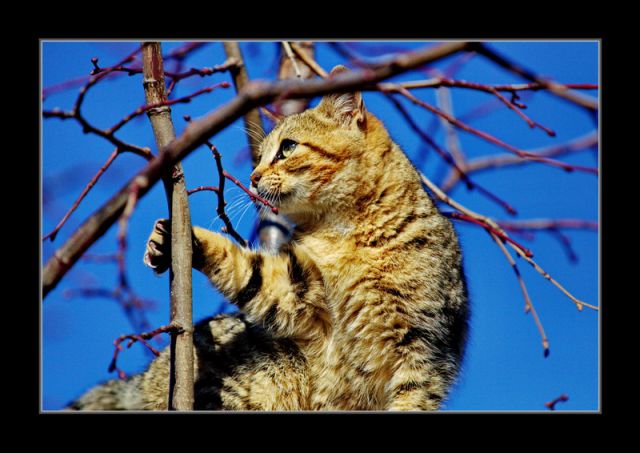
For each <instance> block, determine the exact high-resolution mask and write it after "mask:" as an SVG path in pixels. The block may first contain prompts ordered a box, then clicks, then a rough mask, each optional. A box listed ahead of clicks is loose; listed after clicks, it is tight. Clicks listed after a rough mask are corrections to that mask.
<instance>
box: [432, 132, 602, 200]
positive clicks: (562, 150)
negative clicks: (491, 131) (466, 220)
mask: <svg viewBox="0 0 640 453" xmlns="http://www.w3.org/2000/svg"><path fill="white" fill-rule="evenodd" d="M597 145H598V133H597V132H595V131H594V132H590V133H588V134H586V135H584V136H582V137H578V138H576V139H573V140H571V141H569V142H566V143H561V144H558V145H552V146H548V147H545V148H540V149H534V150H531V151H527V152H529V153H531V154H537V155H538V156H541V157H558V156H564V155H567V154H570V153H576V152H580V151H585V150H589V149H592V148H593V147H595V146H597ZM529 163H531V161H530V160H525V159H521V158H520V157H518V156H512V155H504V154H498V155H492V156H486V157H478V158H475V159H471V160H468V161H466V162H465V171H466V173H467V175H469V174H471V173H478V172H482V171H487V170H493V169H496V168H504V167H513V166H518V165H525V164H529ZM459 180H460V177H459V176H458V175H457V174H456V172H455V171H451V172H450V173H449V175H448V176H447V177H446V178H445V180H444V182H443V183H442V185H441V187H442V190H444V191H445V192H448V191H450V190H451V189H452V188H453V187H454V186H455V185H456V184H457V183H458V181H459Z"/></svg>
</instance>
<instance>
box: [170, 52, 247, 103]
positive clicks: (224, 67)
mask: <svg viewBox="0 0 640 453" xmlns="http://www.w3.org/2000/svg"><path fill="white" fill-rule="evenodd" d="M237 66H238V61H237V60H235V59H233V58H229V59H227V61H225V62H224V63H222V64H219V65H216V66H214V67H212V68H202V69H198V68H191V69H189V70H188V71H185V72H182V73H174V72H168V71H165V73H164V74H165V76H167V77H169V78H170V79H171V83H170V84H169V86H168V87H167V96H169V95H170V94H171V93H172V92H173V89H174V88H175V86H176V84H177V83H178V82H180V81H181V80H184V79H187V78H189V77H193V76H196V75H197V76H200V77H205V76H210V75H212V74H216V73H218V72H225V71H229V70H230V69H232V68H235V67H237ZM225 88H226V87H225Z"/></svg>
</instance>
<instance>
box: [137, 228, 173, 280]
mask: <svg viewBox="0 0 640 453" xmlns="http://www.w3.org/2000/svg"><path fill="white" fill-rule="evenodd" d="M143 261H144V264H146V265H147V266H149V267H150V268H151V269H153V271H154V272H155V273H156V274H162V273H164V272H166V270H167V269H169V266H170V265H171V222H170V221H169V219H160V220H158V221H157V222H156V223H155V225H154V226H153V231H152V232H151V236H149V240H148V241H147V249H146V251H145V253H144V259H143Z"/></svg>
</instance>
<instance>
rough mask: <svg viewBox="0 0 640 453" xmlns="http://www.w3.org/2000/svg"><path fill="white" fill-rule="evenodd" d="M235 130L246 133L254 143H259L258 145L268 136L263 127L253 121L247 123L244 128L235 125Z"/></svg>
mask: <svg viewBox="0 0 640 453" xmlns="http://www.w3.org/2000/svg"><path fill="white" fill-rule="evenodd" d="M234 128H236V129H239V130H241V131H242V132H244V133H246V134H247V135H248V136H249V137H251V139H253V141H255V142H257V143H258V144H260V143H262V141H263V140H264V139H265V137H266V136H267V133H266V132H265V131H264V129H263V128H262V126H261V125H259V124H256V123H254V122H252V121H247V122H245V125H244V126H237V125H234Z"/></svg>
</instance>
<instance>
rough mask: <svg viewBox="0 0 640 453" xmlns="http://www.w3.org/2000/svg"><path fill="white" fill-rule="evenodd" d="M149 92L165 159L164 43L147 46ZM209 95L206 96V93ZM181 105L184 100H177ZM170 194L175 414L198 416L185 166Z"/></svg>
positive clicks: (176, 170) (177, 170)
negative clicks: (175, 329)
mask: <svg viewBox="0 0 640 453" xmlns="http://www.w3.org/2000/svg"><path fill="white" fill-rule="evenodd" d="M142 57H143V70H144V81H143V84H144V92H145V98H146V101H147V105H149V106H160V107H150V108H148V109H147V110H146V111H147V114H148V116H149V120H150V121H151V125H152V127H153V133H154V136H155V140H156V145H157V146H158V149H160V150H161V151H160V152H161V153H163V152H166V151H164V150H165V149H166V147H167V145H168V144H169V143H171V142H172V141H173V140H174V139H175V132H174V129H173V122H172V120H171V110H170V107H169V106H168V104H169V102H172V103H174V102H175V101H167V95H166V88H165V81H164V69H163V64H162V51H161V48H160V43H158V42H148V43H144V44H143V45H142ZM201 91H203V90H201ZM176 101H180V100H176ZM164 182H165V189H166V195H167V202H168V204H169V213H170V217H171V267H170V269H169V271H170V272H169V281H170V286H171V288H170V293H169V294H170V299H171V301H170V305H171V308H170V312H171V313H170V316H171V325H173V326H177V327H179V328H180V330H181V332H180V333H179V334H174V335H172V336H171V360H170V366H171V371H170V383H169V404H168V407H169V410H183V411H189V410H193V401H194V396H193V392H194V390H193V384H194V365H193V315H192V303H191V268H192V263H191V261H192V238H191V218H190V213H189V201H188V195H187V192H186V188H185V180H184V174H183V171H182V165H181V164H180V163H176V164H175V166H174V167H173V170H172V175H171V179H168V178H167V177H165V181H164Z"/></svg>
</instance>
